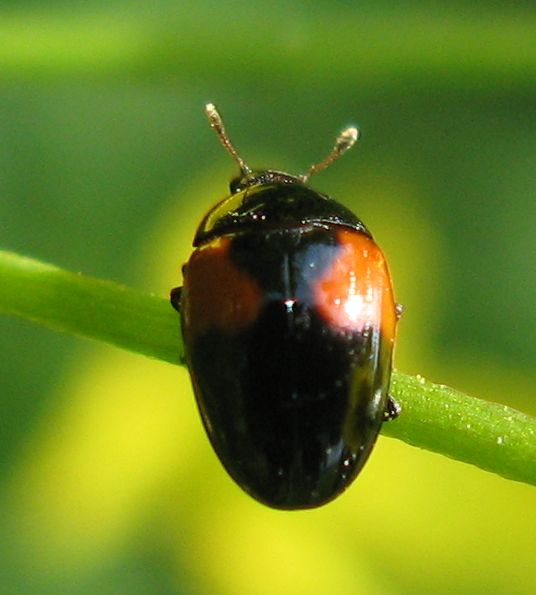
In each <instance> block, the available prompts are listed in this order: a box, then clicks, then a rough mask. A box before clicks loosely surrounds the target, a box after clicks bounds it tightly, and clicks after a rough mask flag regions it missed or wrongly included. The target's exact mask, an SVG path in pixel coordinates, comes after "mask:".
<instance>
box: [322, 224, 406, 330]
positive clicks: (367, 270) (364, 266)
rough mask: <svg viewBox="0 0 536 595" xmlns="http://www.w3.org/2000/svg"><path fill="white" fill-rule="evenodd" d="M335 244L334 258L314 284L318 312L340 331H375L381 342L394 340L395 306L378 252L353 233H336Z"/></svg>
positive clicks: (373, 243) (364, 237) (367, 239)
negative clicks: (380, 334) (380, 337)
mask: <svg viewBox="0 0 536 595" xmlns="http://www.w3.org/2000/svg"><path fill="white" fill-rule="evenodd" d="M337 240H338V242H339V250H340V252H339V254H338V256H337V257H336V259H335V260H334V262H333V263H332V264H331V266H330V267H329V269H328V270H327V271H326V272H325V273H324V275H323V276H322V277H321V278H320V279H319V280H318V281H317V282H316V283H315V302H316V304H317V307H318V310H319V311H320V313H321V315H322V316H323V317H324V319H325V320H327V321H328V322H329V323H330V324H331V325H333V326H335V327H338V328H340V329H342V330H355V331H366V330H368V329H370V330H374V329H379V330H381V332H382V335H383V336H384V338H385V339H387V340H392V339H394V336H395V328H396V313H395V302H394V297H393V290H392V287H391V278H390V275H389V270H388V268H387V263H386V262H385V258H384V256H383V254H382V251H381V250H380V248H379V247H378V246H377V245H376V243H375V242H374V241H373V240H372V239H371V238H369V237H368V236H366V235H365V234H363V233H359V232H355V231H347V230H341V231H338V232H337Z"/></svg>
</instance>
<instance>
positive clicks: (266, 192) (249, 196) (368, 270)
mask: <svg viewBox="0 0 536 595" xmlns="http://www.w3.org/2000/svg"><path fill="white" fill-rule="evenodd" d="M205 112H206V115H207V117H208V120H209V123H210V125H211V127H212V128H213V129H214V130H215V131H216V133H217V135H218V137H219V139H220V141H221V143H222V144H223V146H224V147H225V149H226V150H227V151H228V152H229V153H230V154H231V156H232V157H233V158H234V159H235V161H236V162H237V163H238V166H239V168H240V175H239V176H237V177H236V178H234V179H233V180H232V181H231V184H230V192H231V194H230V195H229V196H228V197H227V198H225V199H223V200H221V201H220V202H218V203H217V204H216V206H214V207H213V208H212V209H211V210H209V211H208V213H207V214H206V215H205V217H204V218H203V220H202V221H201V223H200V225H199V227H198V229H197V232H196V234H195V237H194V241H193V247H194V250H193V253H192V254H191V257H190V259H189V260H188V262H187V263H186V264H185V265H184V266H183V269H182V270H183V285H182V287H178V288H175V289H173V290H172V292H171V304H172V305H173V307H174V308H175V309H176V310H178V312H179V313H180V318H181V328H182V335H183V340H184V346H185V360H186V363H187V365H188V369H189V371H190V375H191V380H192V384H193V389H194V393H195V396H196V400H197V404H198V408H199V411H200V414H201V418H202V420H203V423H204V426H205V429H206V431H207V433H208V436H209V439H210V441H211V443H212V445H213V447H214V450H215V451H216V454H217V455H218V457H219V459H220V460H221V462H222V464H223V465H224V467H225V468H226V469H227V471H228V473H229V474H230V475H231V477H232V478H233V479H234V480H235V481H236V482H237V483H238V485H239V486H241V487H242V488H243V489H244V490H245V491H246V492H247V493H249V494H250V495H251V496H253V497H254V498H255V499H257V500H259V501H260V502H262V503H264V504H266V505H268V506H271V507H273V508H279V509H302V508H312V507H316V506H320V505H322V504H325V503H326V502H329V501H330V500H332V499H333V498H335V497H336V496H338V495H339V494H340V493H341V492H342V491H344V490H345V488H346V487H348V485H349V484H350V483H351V482H352V481H353V480H354V479H355V477H356V476H357V474H358V473H359V471H360V469H361V468H362V467H363V465H364V463H365V462H366V460H367V458H368V456H369V454H370V451H371V449H372V447H373V445H374V443H375V441H376V438H377V436H378V433H379V431H380V428H381V425H382V422H383V421H386V420H390V419H394V418H395V417H396V416H397V415H398V414H399V413H400V407H399V406H398V404H397V403H396V402H395V401H394V399H393V398H392V397H390V396H389V395H388V388H389V381H390V376H391V363H392V354H393V348H394V343H395V334H396V326H397V321H398V319H399V317H400V313H401V307H400V306H399V305H397V304H396V302H395V299H394V296H393V289H392V283H391V277H390V274H389V270H388V267H387V263H386V260H385V257H384V255H383V253H382V251H381V249H380V248H379V247H378V245H377V244H376V242H375V241H374V239H373V238H372V235H371V234H370V232H369V231H368V229H367V228H366V227H365V225H364V224H363V222H362V221H361V220H360V219H359V218H358V217H357V216H356V215H354V214H353V213H352V212H351V211H350V210H349V209H347V208H346V207H344V206H343V205H342V204H340V203H338V202H336V201H335V200H334V199H332V198H330V197H328V196H327V195H325V194H321V193H319V192H317V191H316V190H313V189H312V188H311V187H310V186H309V184H308V182H309V178H310V177H311V176H312V175H313V174H315V173H316V172H318V171H320V170H322V169H324V168H325V167H327V166H328V165H330V164H331V163H332V162H333V161H335V159H337V158H338V157H339V156H340V155H342V154H343V153H344V152H346V151H347V150H348V149H349V148H350V147H351V146H352V145H354V143H355V142H356V141H357V140H358V137H359V131H358V129H357V128H355V127H353V126H350V127H348V128H345V129H344V130H343V131H342V133H341V134H340V135H339V137H338V138H337V141H336V143H335V146H334V148H333V150H332V151H331V153H329V155H328V156H327V157H326V158H325V159H324V160H323V161H321V162H319V163H317V164H315V165H313V166H311V168H310V169H309V171H308V173H307V174H306V175H302V176H294V175H290V174H287V173H284V172H280V171H274V170H260V171H254V170H252V169H250V167H249V166H248V165H247V164H246V163H245V162H244V160H243V159H242V158H241V157H240V156H239V154H238V152H237V151H236V149H235V148H234V146H233V144H232V143H231V141H230V139H229V136H228V135H227V133H226V131H225V128H224V124H223V120H222V117H221V116H220V113H219V112H218V110H217V109H216V107H215V106H214V105H213V104H212V103H209V104H207V105H206V106H205Z"/></svg>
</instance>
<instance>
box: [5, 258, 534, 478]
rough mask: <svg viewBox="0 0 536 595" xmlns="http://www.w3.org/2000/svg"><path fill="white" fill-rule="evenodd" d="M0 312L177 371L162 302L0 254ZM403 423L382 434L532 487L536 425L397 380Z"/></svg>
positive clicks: (494, 407)
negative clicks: (163, 363)
mask: <svg viewBox="0 0 536 595" xmlns="http://www.w3.org/2000/svg"><path fill="white" fill-rule="evenodd" d="M0 312H3V313H5V314H11V315H15V316H20V317H23V318H28V319H30V320H33V321H35V322H39V323H40V324H44V325H46V326H48V327H50V328H53V329H56V330H61V331H64V332H69V333H74V334H77V335H80V336H84V337H89V338H92V339H97V340H101V341H106V342H108V343H112V344H113V345H117V346H118V347H123V348H125V349H129V350H130V351H134V352H136V353H141V354H143V355H147V356H150V357H155V358H158V359H162V360H164V361H167V362H171V363H173V364H179V363H180V357H181V354H182V344H181V340H180V329H179V318H178V316H177V314H176V313H175V312H174V311H173V310H172V309H171V307H170V305H169V301H168V300H167V299H164V298H161V297H156V296H154V295H146V294H143V293H140V292H137V291H134V290H132V289H128V288H126V287H123V286H121V285H117V284H115V283H112V282H109V281H101V280H98V279H93V278H91V277H86V276H83V275H81V274H76V273H71V272H67V271H64V270H62V269H59V268H57V267H54V266H51V265H48V264H43V263H41V262H38V261H35V260H32V259H29V258H25V257H22V256H18V255H16V254H12V253H9V252H1V251H0ZM391 389H392V393H393V395H394V396H395V398H396V399H397V401H398V402H399V403H400V404H401V405H402V409H403V413H402V415H401V416H400V417H399V418H398V419H397V420H396V421H393V422H390V423H386V424H384V426H383V430H382V431H383V433H384V434H385V435H387V436H391V437H393V438H398V439H400V440H404V441H405V442H407V443H409V444H412V445H414V446H419V447H421V448H425V449H428V450H431V451H434V452H438V453H441V454H444V455H446V456H449V457H451V458H454V459H457V460H459V461H464V462H467V463H471V464H473V465H476V466H478V467H481V468H482V469H485V470H487V471H492V472H494V473H497V474H499V475H502V476H503V477H506V478H508V479H513V480H516V481H523V482H525V483H530V484H533V485H536V419H535V418H532V417H530V416H528V415H525V414H524V413H521V412H519V411H516V410H514V409H511V408H509V407H506V406H503V405H498V404H496V403H490V402H488V401H484V400H481V399H476V398H474V397H470V396H467V395H464V394H462V393H460V392H458V391H455V390H453V389H451V388H449V387H446V386H442V385H438V384H432V383H430V382H425V381H424V379H422V378H419V377H412V376H407V375H406V374H402V373H401V372H395V373H394V374H393V381H392V387H391Z"/></svg>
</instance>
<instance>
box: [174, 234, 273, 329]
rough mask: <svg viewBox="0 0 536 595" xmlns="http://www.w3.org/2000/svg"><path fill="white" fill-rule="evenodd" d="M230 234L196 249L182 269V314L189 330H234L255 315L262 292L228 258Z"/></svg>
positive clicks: (244, 325) (254, 317)
mask: <svg viewBox="0 0 536 595" xmlns="http://www.w3.org/2000/svg"><path fill="white" fill-rule="evenodd" d="M230 243H231V240H230V239H229V238H218V239H215V240H213V241H212V242H210V243H209V244H207V245H205V246H203V247H202V248H199V249H198V250H195V251H194V253H193V254H192V256H191V257H190V260H189V262H188V264H187V267H186V270H185V273H184V289H183V291H184V292H185V294H184V298H185V299H184V301H183V308H184V310H183V316H184V320H185V324H186V327H187V330H188V332H191V333H193V334H198V333H202V332H204V331H205V330H207V329H209V328H217V329H219V330H223V331H227V332H236V331H239V330H241V329H243V328H244V327H246V326H247V325H248V324H250V323H251V322H252V321H254V320H255V319H256V317H257V315H258V312H259V309H260V307H261V303H262V293H261V290H260V288H259V286H258V284H257V282H256V281H255V279H253V278H252V277H251V276H250V275H249V274H248V273H247V272H245V271H242V270H240V269H238V268H237V267H236V266H235V265H234V263H233V261H232V260H231V259H230V258H229V247H230Z"/></svg>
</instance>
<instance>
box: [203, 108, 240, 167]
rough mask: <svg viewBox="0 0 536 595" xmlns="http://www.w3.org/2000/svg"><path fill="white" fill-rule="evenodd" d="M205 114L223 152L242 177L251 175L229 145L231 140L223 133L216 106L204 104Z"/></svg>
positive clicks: (223, 127) (221, 120) (220, 118)
mask: <svg viewBox="0 0 536 595" xmlns="http://www.w3.org/2000/svg"><path fill="white" fill-rule="evenodd" d="M205 114H206V116H207V118H208V121H209V124H210V127H211V128H213V129H214V130H215V131H216V134H217V135H218V138H219V139H220V142H221V144H222V145H223V146H224V148H225V150H226V151H227V152H228V153H229V155H231V157H232V158H233V159H234V160H235V161H236V162H237V163H238V167H239V168H240V171H241V172H242V175H243V176H247V175H249V174H250V173H251V169H250V168H249V166H248V165H247V164H246V162H245V161H244V160H243V159H242V157H240V155H239V154H238V152H237V150H236V149H235V148H234V146H233V144H232V143H231V139H230V138H229V137H228V136H227V133H226V132H225V126H224V125H223V119H222V117H221V115H220V113H219V112H218V110H217V108H216V106H215V105H214V104H213V103H207V104H205Z"/></svg>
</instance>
